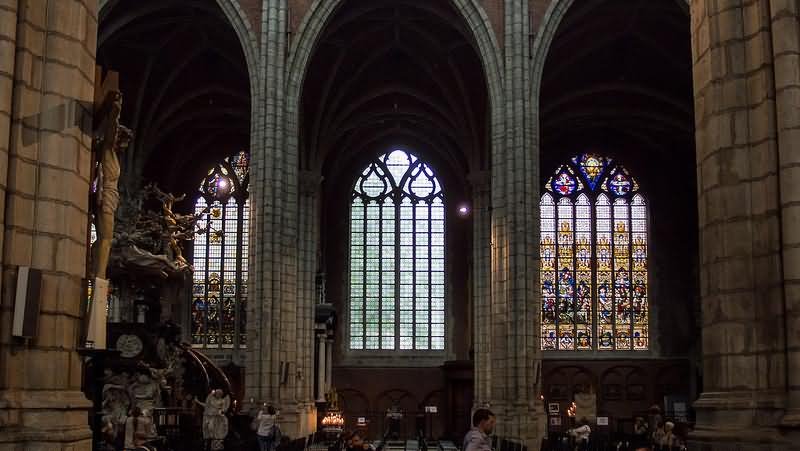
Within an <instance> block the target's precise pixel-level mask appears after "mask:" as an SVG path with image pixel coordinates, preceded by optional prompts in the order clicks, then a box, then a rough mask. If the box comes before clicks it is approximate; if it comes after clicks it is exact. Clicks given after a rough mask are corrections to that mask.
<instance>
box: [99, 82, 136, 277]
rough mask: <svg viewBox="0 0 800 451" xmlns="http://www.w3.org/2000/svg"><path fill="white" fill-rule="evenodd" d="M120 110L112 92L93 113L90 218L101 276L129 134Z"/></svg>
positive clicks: (108, 252) (117, 97) (119, 100)
mask: <svg viewBox="0 0 800 451" xmlns="http://www.w3.org/2000/svg"><path fill="white" fill-rule="evenodd" d="M121 112H122V94H121V93H120V92H119V91H112V92H111V93H109V95H108V96H107V97H106V100H105V102H104V103H103V106H102V107H101V109H100V111H99V112H98V113H96V114H98V115H99V117H101V118H102V119H101V121H100V124H99V126H98V127H96V128H95V131H94V133H95V139H94V144H95V149H96V154H97V155H99V167H98V171H97V179H96V181H95V183H96V184H97V185H96V186H97V202H98V205H97V210H96V211H95V215H94V220H95V227H96V230H97V241H96V242H95V244H94V249H93V257H94V261H93V264H94V267H93V270H94V275H95V276H96V277H99V278H101V279H105V278H106V269H107V268H108V263H109V258H110V255H111V245H112V240H113V235H114V215H115V213H116V211H117V207H118V206H119V188H118V184H119V177H120V172H121V168H120V163H119V154H120V153H122V152H124V151H125V149H127V147H128V144H129V143H130V140H131V138H133V133H132V132H131V130H130V129H128V128H126V127H124V126H122V125H120V123H119V116H120V113H121Z"/></svg>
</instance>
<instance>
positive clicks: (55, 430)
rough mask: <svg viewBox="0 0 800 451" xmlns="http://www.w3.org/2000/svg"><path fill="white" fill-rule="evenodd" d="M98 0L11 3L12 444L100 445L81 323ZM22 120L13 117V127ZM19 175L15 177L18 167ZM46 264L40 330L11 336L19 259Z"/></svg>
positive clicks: (2, 353)
mask: <svg viewBox="0 0 800 451" xmlns="http://www.w3.org/2000/svg"><path fill="white" fill-rule="evenodd" d="M96 9H97V5H96V1H94V0H18V1H17V0H4V1H2V2H0V23H2V26H0V30H2V31H1V32H0V34H2V37H0V49H2V50H1V51H0V67H1V68H2V71H0V80H2V90H1V91H0V111H2V112H1V113H0V124H2V128H1V129H0V139H2V141H0V150H1V151H0V161H2V164H0V174H2V175H0V185H2V187H3V191H4V194H5V196H2V197H3V198H4V201H5V204H4V205H5V207H4V209H3V210H2V211H3V213H2V214H1V215H0V217H2V218H3V224H4V227H3V228H2V234H3V253H2V264H3V272H2V274H3V277H2V288H3V289H2V296H0V449H3V450H6V449H8V450H11V449H14V450H33V449H37V450H38V449H48V450H62V449H63V450H67V449H69V450H88V449H90V445H91V441H90V431H89V429H88V418H87V411H88V409H89V407H90V404H89V403H88V401H87V400H86V399H85V398H84V396H83V394H82V393H81V392H80V387H81V377H82V361H81V358H80V357H79V356H78V354H77V352H75V349H76V346H77V344H78V341H79V340H78V336H79V332H80V330H81V321H82V313H81V311H80V308H81V304H82V298H83V295H82V293H83V289H82V278H83V277H84V275H85V274H84V273H85V262H86V258H85V256H86V245H87V244H86V241H87V219H88V200H89V197H88V193H89V177H90V176H89V173H90V166H91V165H90V153H91V142H92V139H91V132H90V130H91V122H92V121H91V103H92V100H93V96H94V91H93V84H94V65H95V48H96V44H95V37H96V32H97V18H96ZM9 123H10V127H9ZM6 174H7V175H6ZM20 266H31V267H33V268H37V269H40V270H41V271H42V274H43V276H42V287H41V288H42V291H41V313H40V315H39V323H38V334H37V335H36V336H35V337H33V338H31V339H30V340H22V339H19V338H14V337H11V330H10V326H11V315H12V310H13V299H14V288H15V287H14V286H15V276H16V272H17V268H18V267H20Z"/></svg>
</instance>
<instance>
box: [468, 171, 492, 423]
mask: <svg viewBox="0 0 800 451" xmlns="http://www.w3.org/2000/svg"><path fill="white" fill-rule="evenodd" d="M469 181H470V184H471V185H472V207H473V208H472V221H473V222H472V243H473V245H472V285H473V289H472V324H473V327H472V333H473V337H472V343H473V353H474V362H475V376H474V377H475V379H474V381H475V382H474V384H475V394H474V400H475V401H474V402H475V407H476V408H477V407H483V406H486V405H488V404H489V402H490V400H491V393H492V390H491V382H492V364H491V358H492V354H491V337H492V327H491V326H492V322H491V321H492V317H491V280H492V279H491V273H490V268H491V220H492V208H491V204H492V202H491V174H490V173H489V172H488V171H483V172H476V173H474V174H471V175H470V177H469Z"/></svg>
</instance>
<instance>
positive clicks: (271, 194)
mask: <svg viewBox="0 0 800 451" xmlns="http://www.w3.org/2000/svg"><path fill="white" fill-rule="evenodd" d="M286 3H287V0H263V2H262V11H263V13H262V16H261V17H262V21H261V30H262V31H261V39H262V41H261V44H262V46H261V54H260V58H261V59H260V63H259V67H260V70H261V71H263V73H264V78H263V80H262V81H261V82H262V83H263V84H262V85H261V86H258V87H257V88H258V90H257V91H258V92H259V93H260V95H259V96H258V97H255V98H256V99H257V100H258V102H259V104H260V106H257V108H260V109H261V111H260V114H259V115H258V120H257V121H255V122H254V123H253V124H252V130H253V133H254V135H255V139H254V141H255V144H254V146H253V149H252V154H253V156H252V170H251V177H252V179H251V183H250V190H251V191H250V195H251V203H252V205H251V207H252V209H253V210H252V212H251V217H252V218H255V220H254V221H252V223H251V224H252V225H251V234H250V236H251V237H252V238H251V239H252V241H251V246H250V261H251V268H250V270H251V272H250V274H251V278H252V284H253V298H252V299H253V301H252V302H251V303H250V308H251V309H252V310H251V311H250V315H248V318H250V319H251V321H248V330H247V335H248V341H247V363H246V367H247V370H246V377H245V390H246V397H247V398H250V397H252V398H258V399H259V401H261V402H263V401H267V402H270V403H272V404H273V405H275V406H277V407H278V408H279V409H280V410H281V418H282V423H281V427H282V429H283V432H284V434H285V435H288V436H290V437H298V436H301V435H304V434H305V433H306V431H308V430H309V428H310V427H312V425H313V424H315V423H314V416H315V412H314V411H313V409H310V408H309V406H308V403H307V402H306V400H305V399H302V398H300V397H299V393H298V384H302V383H303V382H302V379H303V377H304V376H303V373H302V371H303V366H304V364H303V363H302V362H303V361H304V359H305V361H306V362H307V359H308V357H307V356H306V357H303V356H299V355H298V343H299V341H298V340H301V339H303V336H304V334H305V333H306V331H305V330H304V328H303V326H302V324H299V323H298V317H299V316H300V317H302V315H304V313H303V311H302V308H300V307H299V303H298V302H299V299H300V289H301V284H300V283H298V282H299V279H298V276H299V272H298V262H299V260H300V250H299V245H298V243H299V239H300V238H301V235H300V230H299V219H300V216H299V210H298V205H299V192H298V185H299V181H300V180H299V179H300V174H299V171H298V149H297V140H296V139H293V140H288V139H287V134H286V127H287V115H286V99H285V93H286V89H287V86H286V79H287V78H286V76H287V74H286V70H287V68H286V66H287V64H286V56H287V52H286V49H287V36H288V34H289V33H288V26H287V20H288V15H287V11H288V9H287V4H286ZM297 76H300V75H297ZM309 333H310V332H309ZM306 343H309V344H310V340H309V341H307V342H306Z"/></svg>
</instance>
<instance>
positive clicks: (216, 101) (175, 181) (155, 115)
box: [97, 0, 250, 191]
mask: <svg viewBox="0 0 800 451" xmlns="http://www.w3.org/2000/svg"><path fill="white" fill-rule="evenodd" d="M97 60H98V64H99V65H100V66H102V67H104V68H105V69H111V70H115V71H118V72H119V73H120V87H121V90H122V93H123V113H122V120H123V123H124V124H125V125H127V126H129V127H131V128H132V129H133V130H134V133H135V138H134V141H133V146H132V149H131V151H130V152H129V154H128V155H127V156H126V165H125V166H126V167H125V175H123V181H124V182H127V183H131V182H132V180H131V178H130V175H131V174H137V175H142V174H146V176H147V178H148V179H151V180H156V181H158V182H160V183H161V184H162V185H163V186H166V187H168V188H169V189H174V190H183V191H186V190H189V189H190V188H194V186H195V185H199V184H200V180H201V178H202V176H203V175H205V170H206V168H207V167H209V166H210V165H212V164H213V163H215V162H217V161H218V160H220V159H222V158H223V157H225V156H228V155H231V154H233V153H235V152H237V151H239V150H247V149H248V146H249V141H250V138H249V137H250V88H249V78H248V72H247V66H246V62H245V57H244V54H243V52H242V50H241V47H240V44H239V40H238V38H237V36H236V33H235V32H234V30H233V28H232V27H231V25H230V24H229V22H228V21H227V19H226V17H225V15H224V13H223V12H222V10H220V8H219V7H218V6H217V4H216V2H215V1H214V0H159V1H157V2H141V1H126V2H122V1H116V2H115V1H113V0H112V1H111V2H109V4H108V6H106V7H105V8H104V9H103V10H102V11H101V15H100V26H99V33H98V53H97ZM126 176H128V177H127V179H126ZM179 176H180V177H179Z"/></svg>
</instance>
